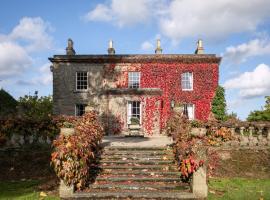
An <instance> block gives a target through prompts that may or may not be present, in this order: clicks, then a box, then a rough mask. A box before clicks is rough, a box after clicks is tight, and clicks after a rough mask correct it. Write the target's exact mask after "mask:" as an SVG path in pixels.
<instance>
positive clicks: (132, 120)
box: [130, 117, 140, 125]
mask: <svg viewBox="0 0 270 200" xmlns="http://www.w3.org/2000/svg"><path fill="white" fill-rule="evenodd" d="M130 123H131V124H134V125H135V124H140V120H139V118H138V117H131V118H130Z"/></svg>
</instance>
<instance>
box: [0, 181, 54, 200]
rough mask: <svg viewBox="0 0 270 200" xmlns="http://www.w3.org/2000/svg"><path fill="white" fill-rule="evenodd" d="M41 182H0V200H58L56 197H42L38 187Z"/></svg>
mask: <svg viewBox="0 0 270 200" xmlns="http://www.w3.org/2000/svg"><path fill="white" fill-rule="evenodd" d="M40 183H41V182H40V181H1V182H0V199H1V200H11V199H14V200H15V199H16V200H32V199H33V200H37V199H39V200H41V199H44V200H58V199H59V197H56V196H55V195H48V194H46V193H45V194H46V195H47V196H46V197H42V196H40V192H42V191H39V189H38V185H39V184H40Z"/></svg>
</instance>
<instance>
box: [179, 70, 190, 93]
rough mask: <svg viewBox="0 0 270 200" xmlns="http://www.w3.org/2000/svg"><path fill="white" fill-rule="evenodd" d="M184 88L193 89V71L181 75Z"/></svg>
mask: <svg viewBox="0 0 270 200" xmlns="http://www.w3.org/2000/svg"><path fill="white" fill-rule="evenodd" d="M181 85H182V90H193V73H192V72H185V73H183V74H182V76H181Z"/></svg>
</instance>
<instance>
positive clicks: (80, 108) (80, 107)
mask: <svg viewBox="0 0 270 200" xmlns="http://www.w3.org/2000/svg"><path fill="white" fill-rule="evenodd" d="M85 107H86V105H85V104H76V105H75V116H82V115H83V114H84V113H85Z"/></svg>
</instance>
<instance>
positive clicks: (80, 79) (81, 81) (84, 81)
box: [76, 71, 88, 90]
mask: <svg viewBox="0 0 270 200" xmlns="http://www.w3.org/2000/svg"><path fill="white" fill-rule="evenodd" d="M87 88H88V74H87V72H82V71H81V72H76V90H87Z"/></svg>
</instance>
